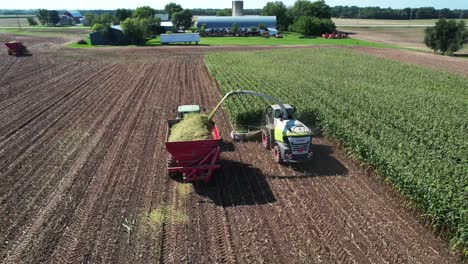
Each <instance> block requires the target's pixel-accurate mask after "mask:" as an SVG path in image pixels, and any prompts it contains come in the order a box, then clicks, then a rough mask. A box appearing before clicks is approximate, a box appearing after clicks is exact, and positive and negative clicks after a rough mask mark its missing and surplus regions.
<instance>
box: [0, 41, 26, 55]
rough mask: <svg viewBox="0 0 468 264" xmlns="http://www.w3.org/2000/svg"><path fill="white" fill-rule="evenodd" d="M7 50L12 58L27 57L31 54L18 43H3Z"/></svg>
mask: <svg viewBox="0 0 468 264" xmlns="http://www.w3.org/2000/svg"><path fill="white" fill-rule="evenodd" d="M5 46H6V47H7V49H8V55H13V56H29V55H31V53H30V52H29V50H28V49H27V48H26V46H25V45H24V44H23V43H22V42H20V41H9V42H6V43H5Z"/></svg>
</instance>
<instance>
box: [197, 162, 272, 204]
mask: <svg viewBox="0 0 468 264" xmlns="http://www.w3.org/2000/svg"><path fill="white" fill-rule="evenodd" d="M220 164H221V170H219V171H218V172H217V173H216V174H215V177H214V179H213V181H212V182H210V183H208V184H206V183H201V182H200V183H195V184H194V188H195V192H196V193H197V194H199V195H202V196H205V197H208V198H209V199H210V200H212V201H213V202H214V203H215V204H216V205H219V206H224V207H229V206H238V205H259V204H267V203H274V202H276V198H275V197H274V195H273V192H272V190H271V188H270V185H269V184H268V182H267V180H266V177H265V175H264V174H263V173H262V171H261V170H259V169H258V168H255V167H252V166H251V165H250V164H245V163H240V162H236V161H230V160H221V161H220Z"/></svg>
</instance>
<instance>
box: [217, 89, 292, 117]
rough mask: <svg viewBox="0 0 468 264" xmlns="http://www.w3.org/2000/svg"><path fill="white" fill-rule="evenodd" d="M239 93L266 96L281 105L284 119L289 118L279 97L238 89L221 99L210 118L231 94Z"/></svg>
mask: <svg viewBox="0 0 468 264" xmlns="http://www.w3.org/2000/svg"><path fill="white" fill-rule="evenodd" d="M235 94H236V95H237V94H250V95H255V96H259V97H263V98H266V99H268V100H270V101H272V102H274V103H275V104H277V105H279V107H280V108H281V112H282V113H283V119H288V111H286V108H285V107H284V105H283V104H282V103H281V102H280V101H278V100H277V99H275V98H273V97H271V96H269V95H266V94H262V93H257V92H253V91H247V90H237V91H231V92H229V93H227V94H226V95H224V97H223V99H221V101H219V103H218V104H217V105H216V107H215V108H214V109H213V111H211V113H210V115H209V116H208V120H211V119H212V118H213V116H214V115H215V114H216V112H217V111H218V109H219V107H220V106H221V105H222V104H223V102H224V101H225V100H226V99H227V98H228V97H230V96H231V95H235Z"/></svg>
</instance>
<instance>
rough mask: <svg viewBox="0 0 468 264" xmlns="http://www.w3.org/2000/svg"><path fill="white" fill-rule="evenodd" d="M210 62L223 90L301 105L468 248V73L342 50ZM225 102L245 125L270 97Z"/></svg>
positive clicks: (215, 57)
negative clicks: (467, 75) (251, 92)
mask: <svg viewBox="0 0 468 264" xmlns="http://www.w3.org/2000/svg"><path fill="white" fill-rule="evenodd" d="M205 60H206V63H207V64H208V67H209V69H210V72H211V73H212V75H213V76H214V77H215V78H216V80H217V81H218V83H219V85H220V89H221V92H222V93H226V92H228V91H230V90H236V89H249V90H254V91H259V92H263V93H267V94H270V95H272V96H274V97H276V98H279V99H280V100H281V101H283V102H287V103H292V104H295V105H297V106H298V108H299V110H300V111H301V113H300V114H301V115H303V117H302V118H303V119H304V120H306V121H309V122H318V123H319V124H320V125H321V126H322V128H323V130H324V131H325V133H326V134H328V135H331V136H333V137H334V138H336V139H337V140H339V141H340V142H341V143H343V144H344V145H345V146H346V147H347V148H348V149H349V150H351V151H352V152H353V153H354V155H356V156H357V157H358V158H359V159H361V160H363V161H365V162H366V163H368V164H369V165H371V166H372V167H374V168H375V169H376V171H377V173H379V174H381V175H382V176H385V177H387V178H388V179H389V180H390V181H391V182H392V183H393V184H394V185H395V186H396V187H397V189H398V190H399V191H400V192H401V193H402V194H403V195H404V196H406V197H408V198H410V199H411V201H412V202H413V203H414V205H415V206H416V207H418V208H421V209H423V210H424V211H425V213H426V215H427V216H428V217H429V219H430V220H431V221H432V222H433V226H434V227H435V228H436V229H438V230H449V232H450V234H451V235H452V240H451V244H452V246H453V247H454V248H466V246H467V245H468V241H467V236H468V235H467V231H466V230H468V217H467V216H466V212H467V204H466V201H465V200H466V199H465V198H466V197H465V190H466V188H467V187H468V186H467V184H468V175H467V173H466V171H467V165H466V164H468V159H467V157H468V148H467V143H468V142H467V138H466V132H467V127H468V121H467V120H468V100H467V99H468V82H467V79H466V78H464V77H461V76H456V75H452V74H448V73H442V72H435V71H431V70H427V69H423V68H420V67H415V66H411V65H406V64H401V63H398V62H393V61H388V60H384V59H379V58H374V57H371V56H363V55H361V54H356V53H354V52H352V51H349V50H342V49H306V50H278V51H270V52H268V53H267V52H263V51H258V52H235V53H234V52H231V53H213V54H209V55H207V57H206V59H205ZM226 105H227V109H228V110H229V114H230V116H231V118H232V119H233V122H234V123H236V124H238V125H243V124H245V123H247V122H249V123H253V122H257V121H258V120H259V119H260V118H261V116H260V115H259V113H261V112H262V110H263V108H264V106H265V105H266V103H265V102H263V101H262V100H258V99H257V98H253V97H252V98H242V99H238V98H234V99H232V100H230V101H229V102H227V104H226ZM252 113H253V114H252ZM465 252H466V251H465Z"/></svg>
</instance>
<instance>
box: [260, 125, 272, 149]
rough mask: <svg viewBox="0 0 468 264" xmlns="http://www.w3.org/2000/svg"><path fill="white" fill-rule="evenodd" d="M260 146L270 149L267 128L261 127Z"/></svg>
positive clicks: (269, 136) (269, 137)
mask: <svg viewBox="0 0 468 264" xmlns="http://www.w3.org/2000/svg"><path fill="white" fill-rule="evenodd" d="M262 146H263V147H264V148H265V149H268V150H269V149H271V134H270V130H269V129H268V128H263V129H262Z"/></svg>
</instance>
